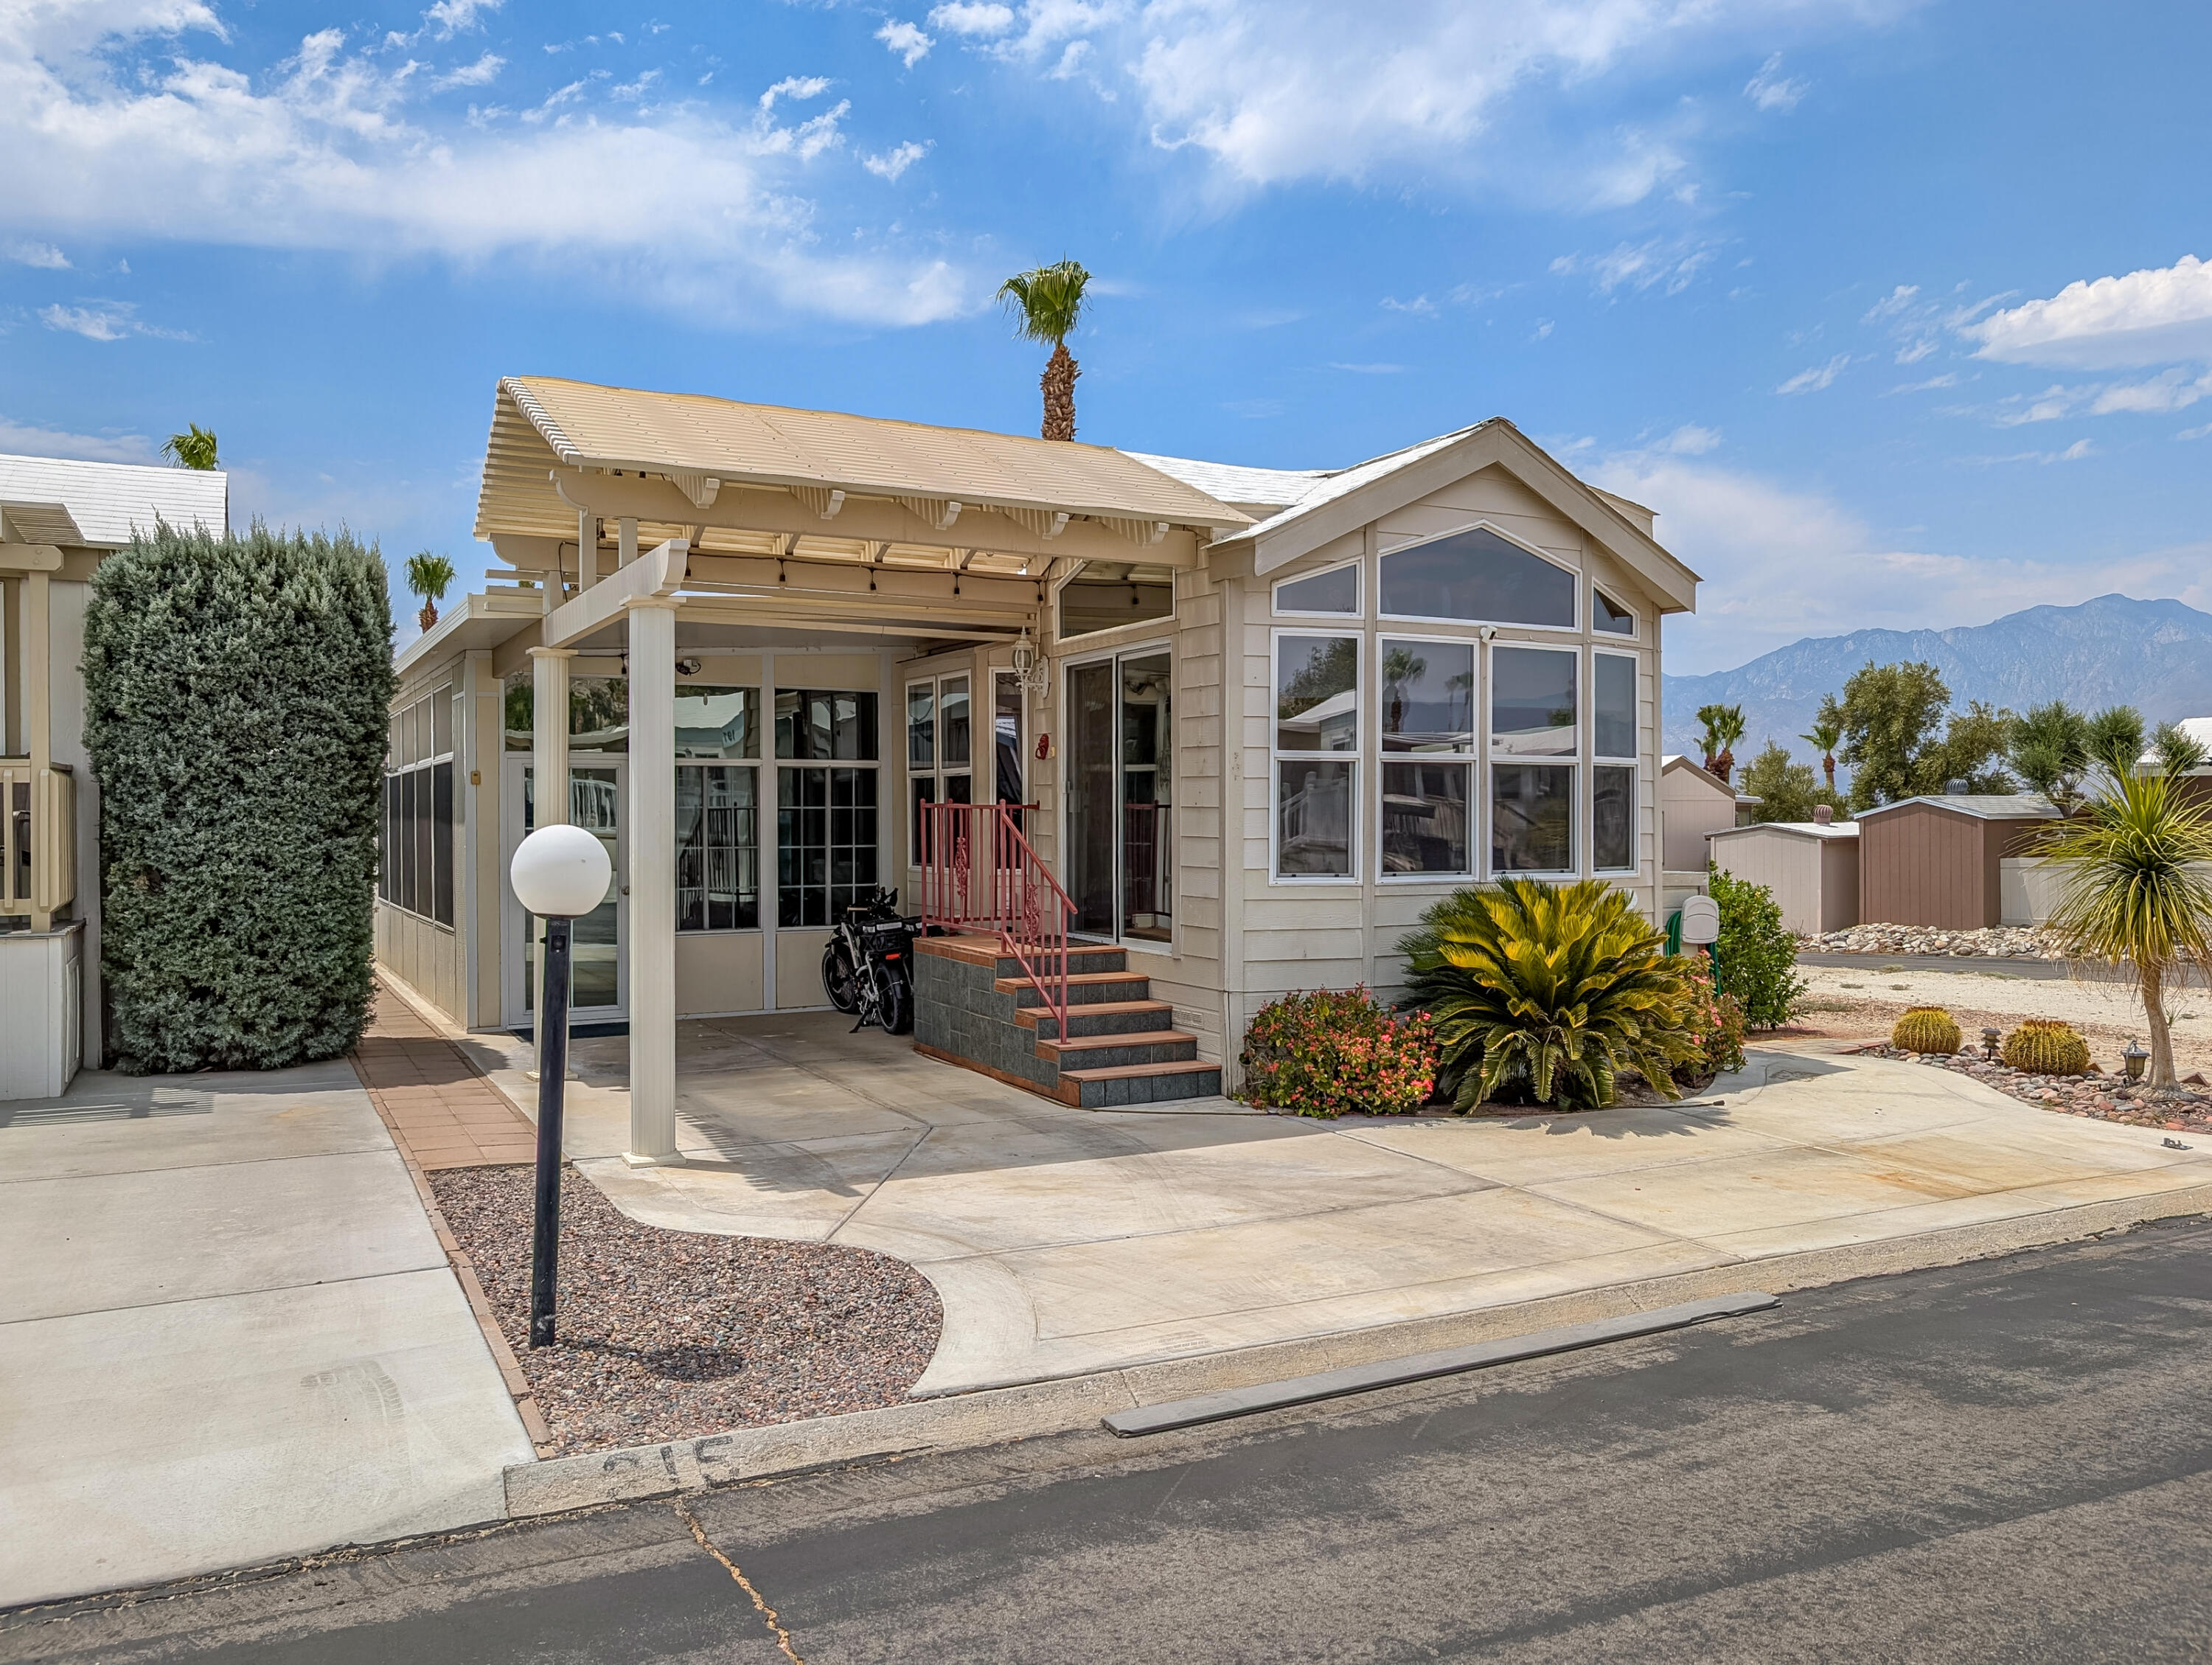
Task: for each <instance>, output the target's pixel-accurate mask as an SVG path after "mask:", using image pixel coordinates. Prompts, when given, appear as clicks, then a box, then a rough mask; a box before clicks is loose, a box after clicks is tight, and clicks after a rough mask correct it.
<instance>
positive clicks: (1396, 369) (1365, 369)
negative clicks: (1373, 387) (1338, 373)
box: [1328, 364, 1406, 376]
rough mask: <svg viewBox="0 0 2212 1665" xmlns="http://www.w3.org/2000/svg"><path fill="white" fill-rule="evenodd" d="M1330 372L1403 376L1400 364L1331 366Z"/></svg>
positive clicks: (1402, 367)
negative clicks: (1341, 371) (1345, 371)
mask: <svg viewBox="0 0 2212 1665" xmlns="http://www.w3.org/2000/svg"><path fill="white" fill-rule="evenodd" d="M1328 368H1330V369H1332V370H1349V371H1350V372H1351V373H1352V374H1353V375H1355V376H1396V375H1403V374H1405V370H1406V367H1405V366H1404V365H1402V364H1331V365H1330V366H1329V367H1328Z"/></svg>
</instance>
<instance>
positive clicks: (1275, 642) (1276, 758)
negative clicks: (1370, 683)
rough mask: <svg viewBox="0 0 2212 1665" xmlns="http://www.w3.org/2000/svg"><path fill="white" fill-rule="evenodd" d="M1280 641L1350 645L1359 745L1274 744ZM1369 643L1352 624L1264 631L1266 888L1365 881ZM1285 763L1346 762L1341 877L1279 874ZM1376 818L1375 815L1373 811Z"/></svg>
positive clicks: (1359, 627)
mask: <svg viewBox="0 0 2212 1665" xmlns="http://www.w3.org/2000/svg"><path fill="white" fill-rule="evenodd" d="M1327 617H1331V618H1334V617H1337V615H1335V614H1333V613H1332V614H1329V615H1327ZM1285 636H1340V637H1343V638H1345V639H1346V640H1348V641H1351V642H1352V644H1353V657H1352V710H1353V712H1354V713H1355V714H1357V716H1358V721H1357V722H1355V723H1354V724H1353V726H1352V735H1353V738H1355V739H1357V740H1358V741H1359V742H1360V744H1357V745H1355V746H1354V747H1353V748H1352V750H1350V751H1287V752H1286V751H1285V750H1283V749H1282V747H1281V745H1280V744H1279V741H1280V740H1281V738H1282V732H1281V729H1280V727H1279V725H1278V723H1277V718H1278V716H1279V711H1280V708H1279V704H1278V702H1279V700H1280V698H1281V690H1282V657H1283V638H1284V637H1285ZM1372 640H1373V632H1372V631H1371V630H1370V629H1367V628H1365V627H1364V626H1363V625H1361V624H1359V623H1356V622H1355V623H1352V624H1349V625H1346V624H1340V625H1338V626H1337V627H1336V628H1335V629H1318V628H1316V627H1314V626H1310V625H1283V626H1280V627H1277V628H1273V629H1270V630H1269V632H1268V639H1267V882H1268V884H1271V885H1273V884H1285V885H1290V886H1291V887H1293V888H1298V889H1303V888H1304V887H1306V886H1309V885H1322V886H1334V887H1338V888H1343V887H1346V886H1351V887H1353V888H1357V887H1358V886H1359V885H1361V884H1364V882H1365V881H1364V879H1363V878H1362V877H1361V874H1362V872H1363V871H1364V868H1363V866H1362V864H1363V863H1364V860H1365V856H1366V853H1365V852H1364V850H1362V849H1361V848H1360V840H1359V829H1360V828H1361V827H1362V826H1363V825H1364V824H1365V823H1366V821H1367V817H1365V816H1364V815H1362V814H1360V813H1359V808H1360V805H1361V804H1362V803H1363V802H1364V798H1363V797H1362V794H1363V793H1365V791H1366V790H1367V782H1366V780H1365V778H1364V770H1363V769H1362V764H1363V763H1364V760H1365V758H1366V756H1367V751H1366V746H1365V744H1364V743H1365V740H1366V737H1367V732H1368V727H1369V725H1370V721H1371V720H1372V718H1371V714H1370V713H1369V711H1368V709H1367V701H1366V697H1365V691H1364V690H1366V687H1367V663H1368V659H1369V657H1370V653H1369V648H1370V645H1371V642H1372ZM1477 680H1478V681H1480V672H1479V671H1478V672H1477ZM1286 762H1290V763H1349V764H1351V765H1352V804H1351V813H1350V814H1348V815H1347V816H1346V817H1345V823H1346V825H1345V834H1344V836H1345V840H1346V842H1347V843H1348V844H1349V845H1350V846H1351V848H1350V849H1349V850H1348V851H1347V852H1346V858H1345V866H1346V872H1341V873H1285V872H1283V871H1282V848H1281V843H1282V832H1283V816H1282V802H1281V798H1280V793H1281V792H1282V780H1283V770H1282V765H1283V764H1284V763H1286ZM1376 803H1377V804H1378V805H1379V804H1380V803H1381V799H1380V798H1379V797H1378V798H1377V799H1376ZM1377 813H1378V814H1379V813H1380V811H1379V808H1378V811H1377Z"/></svg>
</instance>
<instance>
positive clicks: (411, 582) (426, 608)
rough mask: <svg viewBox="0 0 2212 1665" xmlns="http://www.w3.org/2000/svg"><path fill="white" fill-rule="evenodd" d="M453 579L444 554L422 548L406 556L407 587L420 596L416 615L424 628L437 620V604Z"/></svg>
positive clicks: (450, 566) (427, 627)
mask: <svg viewBox="0 0 2212 1665" xmlns="http://www.w3.org/2000/svg"><path fill="white" fill-rule="evenodd" d="M452 582H453V562H450V561H448V560H447V559H446V557H445V556H442V555H433V554H431V553H430V551H429V550H423V551H422V553H421V554H419V555H410V556H408V557H407V587H408V588H409V589H410V590H412V591H413V592H415V593H416V595H419V596H421V597H422V611H421V612H420V613H419V614H417V615H416V617H418V618H420V619H421V620H422V628H423V629H425V630H428V629H429V628H430V627H431V626H432V625H434V624H435V623H437V622H438V604H439V602H441V601H442V600H443V599H445V595H446V586H447V585H449V584H451V583H452Z"/></svg>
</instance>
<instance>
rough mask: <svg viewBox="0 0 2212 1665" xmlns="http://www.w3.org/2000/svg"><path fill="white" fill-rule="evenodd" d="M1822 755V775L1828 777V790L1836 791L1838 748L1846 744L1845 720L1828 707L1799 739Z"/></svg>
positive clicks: (1816, 717)
mask: <svg viewBox="0 0 2212 1665" xmlns="http://www.w3.org/2000/svg"><path fill="white" fill-rule="evenodd" d="M1797 738H1799V739H1801V740H1802V741H1804V742H1805V744H1807V745H1809V746H1811V747H1812V748H1813V750H1815V751H1817V752H1819V753H1820V770H1821V773H1822V774H1824V775H1826V776H1827V777H1828V790H1829V791H1830V792H1833V791H1835V789H1836V748H1837V747H1838V746H1839V745H1841V744H1843V743H1844V720H1843V716H1842V714H1840V713H1838V712H1835V711H1832V710H1830V709H1829V708H1827V707H1826V706H1823V707H1821V708H1820V714H1818V715H1817V716H1815V717H1814V719H1813V726H1812V727H1810V728H1808V729H1807V730H1806V731H1805V732H1803V733H1802V734H1800V735H1799V736H1798V737H1797Z"/></svg>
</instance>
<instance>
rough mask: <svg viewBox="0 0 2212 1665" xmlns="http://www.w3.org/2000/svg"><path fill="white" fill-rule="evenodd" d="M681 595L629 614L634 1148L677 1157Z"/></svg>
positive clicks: (655, 599)
mask: <svg viewBox="0 0 2212 1665" xmlns="http://www.w3.org/2000/svg"><path fill="white" fill-rule="evenodd" d="M676 605H677V604H676V601H675V599H674V598H672V597H668V596H639V597H635V598H634V599H631V600H630V601H629V602H628V603H627V604H626V608H627V611H628V613H629V810H630V813H629V887H630V908H629V1151H628V1152H626V1153H625V1156H624V1160H626V1161H628V1162H629V1163H631V1164H648V1163H656V1162H671V1161H673V1160H675V1159H676Z"/></svg>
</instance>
